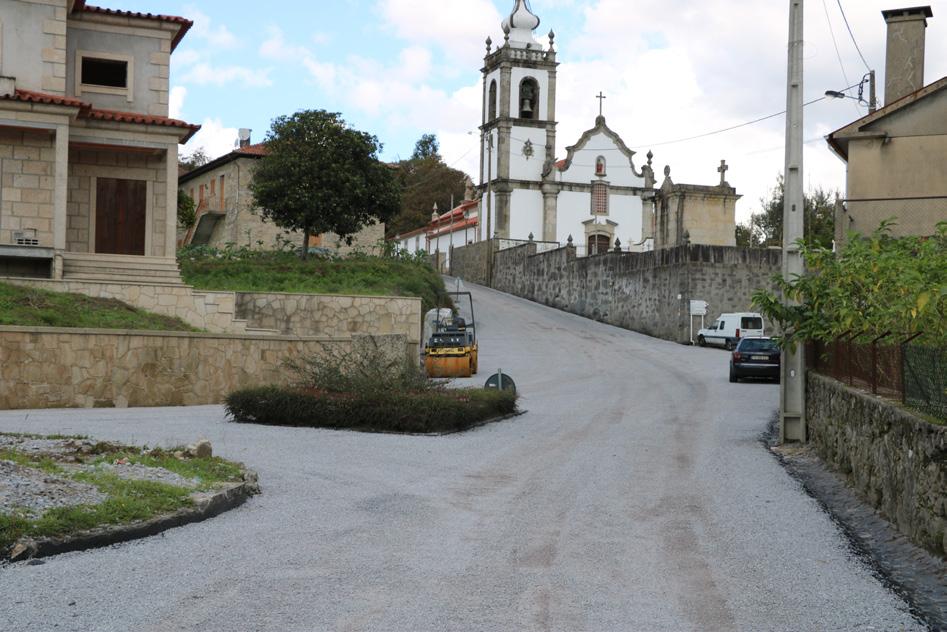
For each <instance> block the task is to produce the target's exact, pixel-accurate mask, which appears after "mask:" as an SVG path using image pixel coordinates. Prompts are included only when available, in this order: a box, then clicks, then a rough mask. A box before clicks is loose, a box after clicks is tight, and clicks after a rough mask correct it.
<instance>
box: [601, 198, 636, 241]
mask: <svg viewBox="0 0 947 632" xmlns="http://www.w3.org/2000/svg"><path fill="white" fill-rule="evenodd" d="M608 205H609V209H608V210H609V213H608V219H610V220H612V221H613V222H618V227H617V228H616V229H615V236H616V237H618V238H619V239H620V240H621V243H622V246H626V247H627V246H631V245H633V244H637V243H638V242H640V241H641V237H642V226H641V198H640V197H638V196H632V195H610V196H608Z"/></svg>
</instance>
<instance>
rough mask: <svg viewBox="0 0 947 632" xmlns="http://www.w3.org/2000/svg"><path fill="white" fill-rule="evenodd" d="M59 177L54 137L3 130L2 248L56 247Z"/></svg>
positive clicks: (0, 140) (0, 144) (0, 169)
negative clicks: (56, 193)
mask: <svg viewBox="0 0 947 632" xmlns="http://www.w3.org/2000/svg"><path fill="white" fill-rule="evenodd" d="M55 174H56V146H55V138H54V137H53V135H52V134H50V133H49V132H44V131H42V130H37V131H28V130H19V129H17V130H13V129H10V128H3V127H0V178H2V189H0V244H21V243H22V242H20V241H18V240H17V239H15V237H19V238H20V239H26V240H27V244H26V245H38V246H45V247H47V248H48V247H51V246H52V245H53V221H54V219H55V207H54V200H53V197H54V195H55V190H56V182H55V178H54V176H55ZM31 240H35V242H36V243H35V244H33V243H32V242H31Z"/></svg>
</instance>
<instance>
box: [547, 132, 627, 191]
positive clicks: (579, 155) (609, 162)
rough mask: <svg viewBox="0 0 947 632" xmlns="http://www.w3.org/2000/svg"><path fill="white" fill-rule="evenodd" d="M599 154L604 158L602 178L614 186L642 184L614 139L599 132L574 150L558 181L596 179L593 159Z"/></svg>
mask: <svg viewBox="0 0 947 632" xmlns="http://www.w3.org/2000/svg"><path fill="white" fill-rule="evenodd" d="M599 156H602V157H604V158H605V164H606V167H605V172H606V176H605V177H604V178H602V179H603V180H606V181H608V182H609V183H610V184H612V185H614V186H622V187H641V186H644V178H640V177H638V176H636V175H635V173H634V172H633V171H632V169H631V165H630V164H629V163H628V159H627V158H626V157H625V154H623V153H622V152H621V151H620V150H619V148H618V145H617V144H616V143H615V141H613V140H612V139H611V138H609V137H608V136H606V135H605V134H604V133H601V132H600V133H598V134H595V135H593V136H592V137H591V138H590V139H589V142H588V143H587V144H586V145H585V147H583V148H582V149H580V150H579V151H577V152H575V154H574V155H573V158H572V164H571V165H570V166H569V169H568V170H567V171H565V172H563V173H562V174H561V176H560V181H562V182H577V183H582V184H586V183H588V182H591V181H592V180H598V177H597V176H596V175H595V161H596V159H597V158H598V157H599Z"/></svg>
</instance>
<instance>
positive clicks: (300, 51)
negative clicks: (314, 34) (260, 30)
mask: <svg viewBox="0 0 947 632" xmlns="http://www.w3.org/2000/svg"><path fill="white" fill-rule="evenodd" d="M266 34H267V38H266V39H265V40H264V41H263V43H262V44H260V56H261V57H263V58H265V59H273V60H276V61H292V60H300V59H309V58H310V57H312V53H311V52H309V49H307V48H306V47H305V46H294V45H291V44H289V43H288V42H287V41H286V37H285V36H284V34H283V30H282V29H281V28H279V27H278V26H270V27H267V29H266Z"/></svg>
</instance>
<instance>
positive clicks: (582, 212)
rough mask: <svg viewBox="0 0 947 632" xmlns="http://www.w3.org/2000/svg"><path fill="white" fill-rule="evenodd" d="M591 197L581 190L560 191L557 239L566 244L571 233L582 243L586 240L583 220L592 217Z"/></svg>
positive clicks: (576, 242) (577, 242)
mask: <svg viewBox="0 0 947 632" xmlns="http://www.w3.org/2000/svg"><path fill="white" fill-rule="evenodd" d="M591 204H592V202H591V198H590V196H589V194H588V193H583V192H581V191H562V192H560V193H559V204H558V211H559V212H558V215H557V220H556V234H557V237H556V239H557V241H558V242H559V243H560V244H562V245H565V243H566V240H567V239H568V238H569V235H572V238H573V239H574V240H575V241H574V243H575V245H577V246H578V245H580V244H582V243H583V242H584V240H585V227H584V226H583V225H582V222H584V221H586V220H588V219H591V218H592V210H591Z"/></svg>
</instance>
